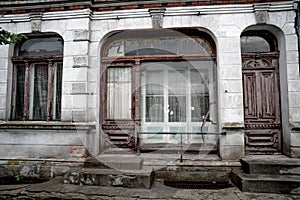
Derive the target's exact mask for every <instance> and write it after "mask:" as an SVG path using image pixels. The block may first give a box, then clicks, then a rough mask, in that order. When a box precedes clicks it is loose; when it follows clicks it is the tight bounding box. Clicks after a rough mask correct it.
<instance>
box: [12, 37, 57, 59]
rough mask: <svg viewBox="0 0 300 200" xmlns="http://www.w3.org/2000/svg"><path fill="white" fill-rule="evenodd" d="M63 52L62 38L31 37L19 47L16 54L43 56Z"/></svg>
mask: <svg viewBox="0 0 300 200" xmlns="http://www.w3.org/2000/svg"><path fill="white" fill-rule="evenodd" d="M61 54H63V40H62V39H61V38H60V37H48V38H32V39H28V40H26V41H25V42H24V43H23V44H22V45H21V47H20V48H19V53H18V56H43V55H61Z"/></svg>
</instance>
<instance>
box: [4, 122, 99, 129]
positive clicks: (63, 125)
mask: <svg viewBox="0 0 300 200" xmlns="http://www.w3.org/2000/svg"><path fill="white" fill-rule="evenodd" d="M95 128H96V125H95V124H92V123H72V122H59V121H55V122H54V121H52V122H49V121H9V122H2V124H0V129H43V130H91V129H95Z"/></svg>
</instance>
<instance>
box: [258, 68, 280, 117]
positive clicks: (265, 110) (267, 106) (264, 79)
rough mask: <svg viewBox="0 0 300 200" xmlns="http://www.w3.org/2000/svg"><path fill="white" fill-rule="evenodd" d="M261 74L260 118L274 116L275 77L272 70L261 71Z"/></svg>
mask: <svg viewBox="0 0 300 200" xmlns="http://www.w3.org/2000/svg"><path fill="white" fill-rule="evenodd" d="M260 75H261V78H260V80H261V104H262V106H261V107H262V113H261V118H262V119H265V118H266V119H275V118H276V105H275V98H274V97H277V95H276V94H275V78H274V76H275V75H274V71H269V72H262V73H260Z"/></svg>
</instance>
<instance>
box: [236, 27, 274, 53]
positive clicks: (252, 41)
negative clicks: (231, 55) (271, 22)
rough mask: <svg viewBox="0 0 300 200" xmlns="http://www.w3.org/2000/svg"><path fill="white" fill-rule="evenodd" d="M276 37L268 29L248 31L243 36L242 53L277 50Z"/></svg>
mask: <svg viewBox="0 0 300 200" xmlns="http://www.w3.org/2000/svg"><path fill="white" fill-rule="evenodd" d="M275 41H276V39H275V38H274V36H273V34H271V33H269V32H268V31H246V32H244V33H243V34H242V36H241V48H242V49H241V50H242V53H255V52H260V53H267V52H274V51H277V45H276V43H275Z"/></svg>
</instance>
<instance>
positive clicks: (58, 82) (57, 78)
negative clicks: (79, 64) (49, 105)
mask: <svg viewBox="0 0 300 200" xmlns="http://www.w3.org/2000/svg"><path fill="white" fill-rule="evenodd" d="M54 66H55V74H54V89H53V92H54V94H53V119H60V117H61V94H62V63H56V64H55V65H54Z"/></svg>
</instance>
